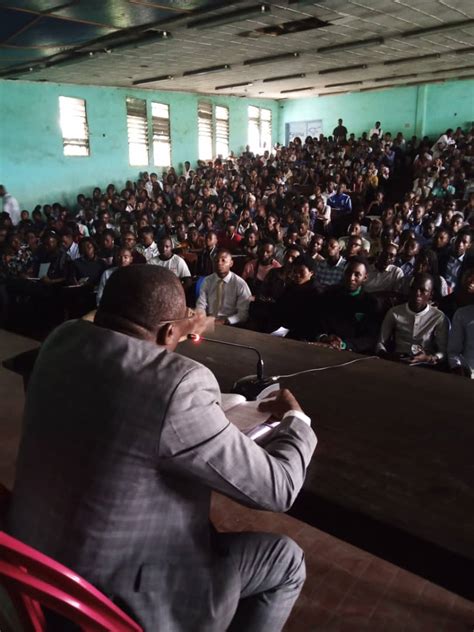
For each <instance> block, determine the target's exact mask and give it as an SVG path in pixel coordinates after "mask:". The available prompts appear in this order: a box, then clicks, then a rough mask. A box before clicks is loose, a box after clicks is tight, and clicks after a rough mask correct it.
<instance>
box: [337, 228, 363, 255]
mask: <svg viewBox="0 0 474 632" xmlns="http://www.w3.org/2000/svg"><path fill="white" fill-rule="evenodd" d="M351 237H359V239H360V240H361V241H362V249H363V250H365V252H366V253H367V254H369V251H370V241H369V240H368V239H366V238H365V237H364V236H363V233H362V226H361V224H360V222H352V224H350V225H349V228H348V229H347V235H346V236H345V237H340V239H339V245H340V247H341V250H347V249H348V244H349V239H350V238H351ZM359 252H360V251H358V252H356V253H355V254H359Z"/></svg>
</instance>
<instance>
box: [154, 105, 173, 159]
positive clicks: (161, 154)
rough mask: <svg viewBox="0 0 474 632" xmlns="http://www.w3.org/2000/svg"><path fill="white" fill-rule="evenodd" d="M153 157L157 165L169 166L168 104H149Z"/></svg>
mask: <svg viewBox="0 0 474 632" xmlns="http://www.w3.org/2000/svg"><path fill="white" fill-rule="evenodd" d="M151 117H152V130H153V159H154V164H155V166H157V167H170V166H171V134H170V106H169V105H166V104H165V103H153V102H152V104H151Z"/></svg>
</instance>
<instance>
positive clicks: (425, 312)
mask: <svg viewBox="0 0 474 632" xmlns="http://www.w3.org/2000/svg"><path fill="white" fill-rule="evenodd" d="M406 307H407V312H408V313H409V314H411V315H412V316H420V315H421V314H427V313H428V312H429V311H430V304H429V303H428V305H427V306H426V307H425V309H422V310H421V312H414V311H413V310H411V309H410V307H409V305H408V303H407V304H406Z"/></svg>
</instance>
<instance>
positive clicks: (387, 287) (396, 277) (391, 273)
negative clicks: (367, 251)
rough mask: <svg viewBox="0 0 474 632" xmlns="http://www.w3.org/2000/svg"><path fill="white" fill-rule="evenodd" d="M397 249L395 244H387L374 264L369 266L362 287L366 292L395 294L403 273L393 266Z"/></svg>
mask: <svg viewBox="0 0 474 632" xmlns="http://www.w3.org/2000/svg"><path fill="white" fill-rule="evenodd" d="M397 253H398V248H397V247H396V245H395V244H387V245H386V246H384V248H383V250H382V252H381V253H380V254H379V256H378V257H377V259H376V260H375V263H374V264H373V265H369V272H368V279H367V282H366V284H365V286H364V289H365V291H366V292H396V291H397V290H398V286H399V284H400V281H401V280H402V279H403V278H404V276H403V272H402V271H401V270H400V268H399V267H398V266H396V265H395V261H396V260H397Z"/></svg>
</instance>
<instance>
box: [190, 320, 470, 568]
mask: <svg viewBox="0 0 474 632" xmlns="http://www.w3.org/2000/svg"><path fill="white" fill-rule="evenodd" d="M209 337H214V338H217V337H219V338H221V339H222V340H226V341H232V342H237V343H241V344H247V345H252V346H256V347H258V349H259V350H260V351H261V352H262V354H263V357H264V360H265V365H266V366H265V368H266V374H267V375H278V374H288V373H293V372H296V371H301V370H305V369H309V368H315V367H322V366H329V365H335V364H339V363H342V362H346V361H349V360H352V359H357V358H361V357H363V356H358V355H356V354H353V353H349V352H337V351H331V350H326V349H320V348H316V347H314V346H311V345H308V344H305V343H301V342H296V341H292V340H286V339H279V338H274V337H272V336H268V335H265V334H259V333H254V332H250V331H245V330H239V329H235V328H231V327H219V328H217V329H216V331H215V332H214V333H213V334H210V335H209ZM178 350H179V352H180V353H182V354H184V355H187V356H189V357H192V358H194V359H196V360H198V361H200V362H202V363H203V364H205V365H206V366H208V367H209V368H210V369H211V370H212V371H213V373H214V374H215V375H216V377H217V379H218V381H219V384H220V386H221V389H222V390H223V391H227V392H228V391H229V390H230V389H231V387H232V384H233V382H234V381H235V380H236V379H238V378H240V377H242V376H244V375H248V374H250V373H255V365H256V360H255V356H254V354H253V353H252V352H251V351H245V350H237V352H236V351H234V350H232V349H229V348H228V347H225V346H220V345H218V344H214V343H211V342H201V343H200V344H198V345H196V344H195V343H193V342H191V341H187V342H185V343H182V344H181V345H180V347H179V349H178ZM280 383H281V384H282V386H285V387H287V388H290V389H291V390H292V391H293V392H294V394H295V395H296V397H297V398H298V400H299V401H300V403H301V405H302V407H303V409H304V410H305V412H306V413H308V414H309V415H310V416H311V418H312V420H313V427H314V429H315V431H316V433H317V435H318V439H319V443H318V447H317V449H316V452H315V455H314V457H313V460H312V463H311V466H310V468H309V471H308V475H307V479H306V482H305V485H304V488H303V491H302V493H301V494H300V501H301V499H302V502H300V505H301V506H302V505H304V506H305V510H304V513H305V515H304V516H298V517H302V518H303V519H304V520H306V521H307V522H310V523H313V524H315V525H318V516H317V515H316V514H315V515H313V516H311V503H312V502H313V501H314V502H313V505H314V506H315V507H316V506H317V503H316V501H317V499H323V500H327V501H330V502H332V503H335V504H337V505H338V506H340V507H342V508H345V509H348V510H351V511H352V512H357V513H358V514H361V515H364V516H368V517H370V518H372V519H374V520H376V521H379V522H381V523H383V524H385V525H390V526H391V527H395V528H397V529H400V530H402V531H403V532H405V533H408V534H411V535H413V536H416V537H417V538H421V540H423V541H426V542H430V543H434V544H436V545H439V546H440V547H442V548H443V549H446V550H448V551H450V552H454V553H456V554H459V555H460V556H462V557H463V558H464V559H468V560H474V456H473V448H472V446H473V445H474V382H473V381H472V380H468V379H464V378H459V377H456V376H452V375H448V374H444V373H438V372H436V371H430V370H427V369H420V368H414V367H408V366H404V365H400V364H395V363H391V362H386V361H383V360H379V359H364V360H363V361H361V362H357V363H355V364H352V365H350V366H347V367H343V368H334V369H330V370H327V371H319V372H314V373H308V374H306V375H300V376H298V377H294V378H287V379H281V380H280ZM308 507H309V510H308Z"/></svg>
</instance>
